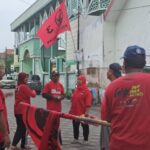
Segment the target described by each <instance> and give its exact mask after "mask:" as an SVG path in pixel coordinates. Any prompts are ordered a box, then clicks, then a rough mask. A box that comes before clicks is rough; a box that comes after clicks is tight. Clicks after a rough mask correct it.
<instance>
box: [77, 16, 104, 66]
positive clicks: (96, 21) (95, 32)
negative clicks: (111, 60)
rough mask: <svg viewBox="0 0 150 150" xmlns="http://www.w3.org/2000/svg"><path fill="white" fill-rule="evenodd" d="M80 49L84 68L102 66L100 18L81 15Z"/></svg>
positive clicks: (101, 26)
mask: <svg viewBox="0 0 150 150" xmlns="http://www.w3.org/2000/svg"><path fill="white" fill-rule="evenodd" d="M80 18H81V22H80V31H81V32H80V49H83V56H84V68H88V67H96V68H99V67H102V65H103V25H102V19H101V17H100V16H87V15H86V16H85V15H82V16H81V17H80Z"/></svg>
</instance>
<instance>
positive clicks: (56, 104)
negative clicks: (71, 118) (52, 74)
mask: <svg viewBox="0 0 150 150" xmlns="http://www.w3.org/2000/svg"><path fill="white" fill-rule="evenodd" d="M43 93H48V94H49V95H51V96H58V97H59V96H62V95H64V88H63V85H62V84H61V83H55V82H53V81H50V82H48V83H47V84H46V85H45V87H44V89H43ZM47 109H48V110H54V111H58V112H60V111H61V101H57V100H54V99H51V100H47Z"/></svg>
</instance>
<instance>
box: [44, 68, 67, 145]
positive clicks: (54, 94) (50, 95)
mask: <svg viewBox="0 0 150 150" xmlns="http://www.w3.org/2000/svg"><path fill="white" fill-rule="evenodd" d="M42 96H43V98H45V99H46V100H47V109H48V110H53V111H57V112H61V107H62V106H61V101H62V100H63V99H64V97H65V93H64V87H63V85H62V84H61V83H60V82H59V73H58V72H56V71H53V72H52V74H51V81H50V82H48V83H47V84H46V85H45V86H44V89H43V92H42ZM59 138H60V143H61V144H62V139H61V133H59Z"/></svg>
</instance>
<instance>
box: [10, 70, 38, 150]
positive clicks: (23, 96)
mask: <svg viewBox="0 0 150 150" xmlns="http://www.w3.org/2000/svg"><path fill="white" fill-rule="evenodd" d="M27 81H28V74H26V73H25V72H21V73H19V74H18V83H17V88H16V89H15V104H14V113H15V118H16V123H17V129H16V132H15V135H14V138H13V142H12V146H11V149H12V150H15V149H17V147H16V146H17V144H18V143H19V141H20V140H21V148H22V149H25V148H26V146H25V144H26V127H25V124H24V122H23V118H22V107H21V106H20V103H21V102H24V103H27V104H30V98H31V97H35V96H36V92H35V90H31V89H30V88H29V86H28V85H27Z"/></svg>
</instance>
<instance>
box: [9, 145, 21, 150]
mask: <svg viewBox="0 0 150 150" xmlns="http://www.w3.org/2000/svg"><path fill="white" fill-rule="evenodd" d="M10 149H11V150H20V148H19V147H16V146H11V148H10Z"/></svg>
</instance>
